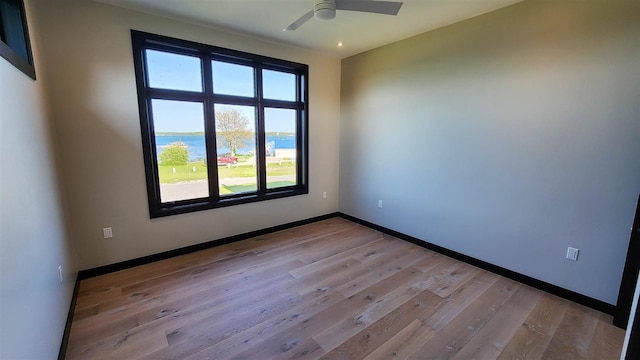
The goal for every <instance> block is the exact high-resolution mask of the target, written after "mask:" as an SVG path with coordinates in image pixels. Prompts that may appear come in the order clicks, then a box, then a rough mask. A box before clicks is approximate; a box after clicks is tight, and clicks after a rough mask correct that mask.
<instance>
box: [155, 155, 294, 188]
mask: <svg viewBox="0 0 640 360" xmlns="http://www.w3.org/2000/svg"><path fill="white" fill-rule="evenodd" d="M174 168H175V173H174V172H173V169H174ZM194 170H195V171H194ZM256 171H257V169H256V167H254V166H252V165H242V164H240V165H238V166H237V167H236V166H235V165H232V166H231V167H228V166H218V174H219V177H220V178H222V179H225V178H243V177H249V178H255V177H256ZM295 173H296V166H295V164H293V163H290V162H282V165H279V164H276V163H274V164H268V165H267V175H268V176H279V175H295ZM158 175H159V177H160V183H161V184H174V183H178V182H186V181H195V180H206V179H207V167H206V166H205V165H204V163H203V162H202V161H198V162H192V163H188V164H187V165H179V166H158ZM270 184H271V183H270ZM283 186H286V185H283ZM269 187H276V186H271V185H270V186H269ZM254 190H255V189H254ZM249 191H250V190H249ZM233 192H234V193H236V192H237V191H233Z"/></svg>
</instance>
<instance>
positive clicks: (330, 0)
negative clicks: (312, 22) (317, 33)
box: [313, 0, 336, 20]
mask: <svg viewBox="0 0 640 360" xmlns="http://www.w3.org/2000/svg"><path fill="white" fill-rule="evenodd" d="M313 16H314V17H315V18H316V19H318V20H331V19H333V18H335V17H336V2H335V0H315V3H314V7H313Z"/></svg>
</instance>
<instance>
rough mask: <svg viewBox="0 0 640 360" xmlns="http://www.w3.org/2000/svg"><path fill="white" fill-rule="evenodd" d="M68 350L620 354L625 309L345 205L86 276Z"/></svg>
mask: <svg viewBox="0 0 640 360" xmlns="http://www.w3.org/2000/svg"><path fill="white" fill-rule="evenodd" d="M76 303H77V305H76V307H75V309H74V314H75V317H74V321H73V323H72V326H71V334H70V339H69V346H68V349H67V354H66V358H67V359H132V360H134V359H147V360H151V359H153V360H158V359H180V360H182V359H234V358H235V359H319V358H324V359H363V358H365V359H369V360H371V359H389V358H393V359H407V358H413V359H432V358H436V359H437V358H447V359H449V358H454V357H455V358H457V359H474V358H475V359H495V358H496V357H498V358H500V359H541V358H543V357H544V358H553V359H564V358H569V359H570V358H580V359H605V360H609V359H617V357H618V356H619V354H620V351H621V347H622V341H623V337H624V332H622V331H621V330H619V329H617V328H615V327H613V326H612V324H611V317H609V316H607V315H604V314H601V313H598V312H596V311H593V310H591V309H587V308H584V307H582V306H579V305H576V304H573V303H571V302H569V301H566V300H563V299H559V298H557V297H554V296H551V295H548V294H545V293H543V292H541V291H538V290H535V289H532V288H529V287H526V286H523V285H521V284H518V283H516V282H512V281H511V280H507V279H504V278H501V277H500V276H497V275H495V274H491V273H489V272H486V271H483V270H480V269H477V268H475V267H473V266H470V265H467V264H464V263H462V262H460V261H456V260H454V259H451V258H449V257H447V256H444V255H441V254H437V253H434V252H433V251H430V250H426V249H424V248H421V247H418V246H416V245H413V244H410V243H407V242H405V241H402V240H400V239H397V238H394V237H392V236H389V235H385V234H382V233H380V232H378V231H375V230H372V229H369V228H366V227H363V226H361V225H359V224H355V223H352V222H349V221H346V220H344V219H340V218H333V219H329V220H325V221H320V222H317V223H314V224H308V225H304V226H300V227H296V228H293V229H287V230H283V231H280V232H276V233H271V234H266V235H262V236H257V237H254V238H251V239H247V240H244V241H240V242H236V243H231V244H226V245H223V246H220V247H216V248H211V249H206V250H203V251H199V252H196V253H192V254H187V255H183V256H179V257H175V258H171V259H166V260H163V261H158V262H155V263H151V264H146V265H143V266H139V267H136V268H132V269H127V270H123V271H119V272H116V273H112V274H107V275H104V276H100V277H96V278H93V279H87V280H83V281H81V282H80V291H79V295H78V299H77V302H76Z"/></svg>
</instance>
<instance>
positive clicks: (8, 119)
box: [0, 1, 76, 360]
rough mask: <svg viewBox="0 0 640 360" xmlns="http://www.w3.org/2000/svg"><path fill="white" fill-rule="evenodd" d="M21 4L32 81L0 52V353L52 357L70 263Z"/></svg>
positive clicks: (68, 290)
mask: <svg viewBox="0 0 640 360" xmlns="http://www.w3.org/2000/svg"><path fill="white" fill-rule="evenodd" d="M26 10H27V19H28V21H29V30H30V33H31V45H32V47H33V55H34V58H35V67H36V76H37V81H34V80H32V79H31V78H29V77H28V76H26V75H24V74H23V73H22V72H20V71H19V70H18V69H16V68H15V67H13V66H12V65H11V64H9V63H8V62H7V61H6V60H5V59H3V58H0V204H1V206H0V359H43V360H44V359H55V358H57V355H58V350H59V348H60V342H61V339H62V333H63V331H64V326H65V321H66V318H67V313H68V311H69V303H70V301H71V295H72V292H73V285H74V281H75V275H76V265H75V261H74V258H75V254H74V250H73V247H72V246H71V244H70V241H69V240H68V236H67V233H66V230H65V225H64V224H65V218H64V212H63V205H62V200H61V196H60V191H59V186H58V183H59V182H58V172H57V171H56V156H55V150H54V149H55V147H56V146H55V141H54V137H53V134H52V133H53V126H52V123H51V121H50V119H51V117H50V115H49V107H48V105H47V101H46V96H45V93H44V85H45V81H46V79H47V76H46V73H45V69H44V66H43V65H44V59H43V57H42V56H41V52H40V49H41V45H42V41H41V38H40V37H41V35H42V31H41V29H40V28H39V26H38V24H37V23H36V22H35V21H33V16H32V15H33V13H32V11H31V10H32V9H31V1H26ZM58 266H62V270H63V281H62V282H61V281H60V279H59V277H58Z"/></svg>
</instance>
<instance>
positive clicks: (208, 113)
mask: <svg viewBox="0 0 640 360" xmlns="http://www.w3.org/2000/svg"><path fill="white" fill-rule="evenodd" d="M201 59H202V77H203V81H204V94H205V102H204V118H205V142H206V147H207V149H206V151H207V176H208V177H209V197H210V198H212V199H213V200H214V201H218V200H219V199H220V193H219V191H220V190H219V189H220V186H219V183H218V161H217V156H218V154H217V150H216V149H217V144H216V141H217V140H216V118H215V105H214V102H213V76H212V69H211V58H210V57H208V56H203V57H201Z"/></svg>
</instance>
